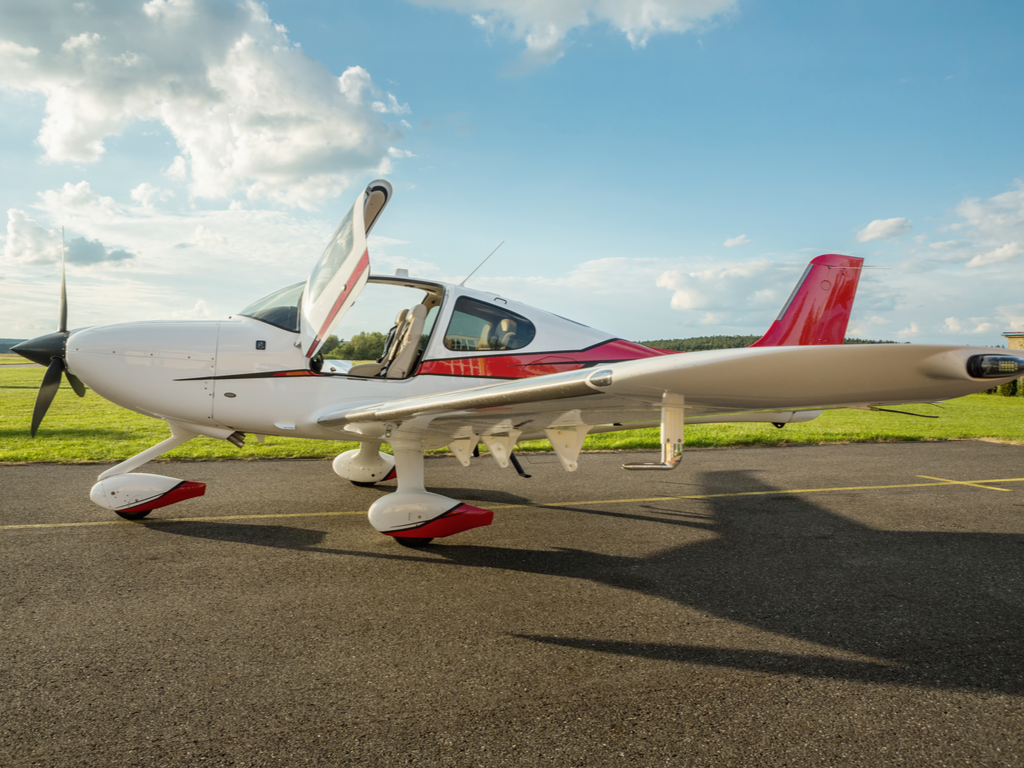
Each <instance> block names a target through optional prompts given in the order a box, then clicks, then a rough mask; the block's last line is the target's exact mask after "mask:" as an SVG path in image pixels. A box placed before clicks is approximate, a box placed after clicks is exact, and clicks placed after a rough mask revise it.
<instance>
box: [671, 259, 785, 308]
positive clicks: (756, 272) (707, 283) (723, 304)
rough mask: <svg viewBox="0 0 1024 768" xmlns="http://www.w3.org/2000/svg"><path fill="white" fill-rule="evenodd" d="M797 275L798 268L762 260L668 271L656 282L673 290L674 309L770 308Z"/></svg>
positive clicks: (672, 302)
mask: <svg viewBox="0 0 1024 768" xmlns="http://www.w3.org/2000/svg"><path fill="white" fill-rule="evenodd" d="M795 274H796V269H795V268H791V267H787V266H784V265H780V264H773V263H772V262H770V261H768V260H767V259H759V260H757V261H749V262H740V263H734V264H728V265H724V266H721V265H715V266H711V267H707V268H705V269H700V270H695V271H692V272H686V271H683V270H679V269H672V270H667V271H665V272H662V274H661V275H659V276H658V278H657V280H656V281H655V284H656V285H657V286H658V287H659V288H667V289H669V290H670V291H672V299H671V300H670V302H669V303H670V306H671V307H672V309H678V310H682V311H690V310H712V309H713V310H718V311H721V310H724V309H740V308H742V309H770V308H772V307H773V306H774V305H775V304H778V303H779V302H778V296H779V295H780V292H781V291H782V290H784V289H785V285H786V284H787V283H789V282H790V281H791V280H792V279H793V277H794V275H795ZM766 283H769V285H765V284H766ZM790 287H791V286H790Z"/></svg>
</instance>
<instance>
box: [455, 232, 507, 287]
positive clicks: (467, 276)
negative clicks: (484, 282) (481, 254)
mask: <svg viewBox="0 0 1024 768" xmlns="http://www.w3.org/2000/svg"><path fill="white" fill-rule="evenodd" d="M504 244H505V241H504V240H502V241H501V242H500V243H498V248H501V246H503V245H504ZM498 248H495V249H494V250H493V251H491V252H490V253H488V254H487V259H489V258H491V256H493V255H494V254H495V253H497V252H498ZM487 259H484V260H483V261H481V262H480V263H479V264H478V265H477V267H476V269H474V270H473V271H472V272H470V273H469V274H468V275H466V280H469V278H471V277H472V276H473V275H475V274H476V270H477V269H480V267H482V266H483V265H484V264H486V263H487ZM466 280H463V281H462V282H461V283H459V286H460V287H461V286H463V285H465V284H466Z"/></svg>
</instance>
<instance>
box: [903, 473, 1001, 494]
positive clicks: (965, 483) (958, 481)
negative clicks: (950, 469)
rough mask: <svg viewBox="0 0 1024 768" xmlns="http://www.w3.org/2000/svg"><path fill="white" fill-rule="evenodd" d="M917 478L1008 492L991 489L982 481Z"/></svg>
mask: <svg viewBox="0 0 1024 768" xmlns="http://www.w3.org/2000/svg"><path fill="white" fill-rule="evenodd" d="M918 477H923V478H924V479H925V480H941V481H943V482H944V483H949V484H950V485H970V486H972V487H974V488H984V489H985V490H986V491H1009V490H1010V489H1009V488H993V487H992V486H991V485H982V483H983V482H985V481H984V480H980V481H975V482H973V483H972V482H968V481H967V480H947V479H946V478H944V477H931V476H930V475H918ZM989 482H991V481H989Z"/></svg>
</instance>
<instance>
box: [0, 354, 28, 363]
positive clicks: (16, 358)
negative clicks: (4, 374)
mask: <svg viewBox="0 0 1024 768" xmlns="http://www.w3.org/2000/svg"><path fill="white" fill-rule="evenodd" d="M31 364H32V361H31V360H26V359H25V358H24V357H22V356H21V355H17V354H14V353H11V354H7V353H6V352H0V365H31Z"/></svg>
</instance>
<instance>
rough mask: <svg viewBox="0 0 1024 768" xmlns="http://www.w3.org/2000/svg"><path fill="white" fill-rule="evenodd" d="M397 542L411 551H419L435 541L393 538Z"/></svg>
mask: <svg viewBox="0 0 1024 768" xmlns="http://www.w3.org/2000/svg"><path fill="white" fill-rule="evenodd" d="M391 538H393V539H394V540H395V541H397V542H398V543H399V544H401V545H402V546H403V547H409V548H410V549H419V548H420V547H425V546H427V544H429V543H430V542H432V541H433V539H417V538H414V537H412V536H392V537H391Z"/></svg>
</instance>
